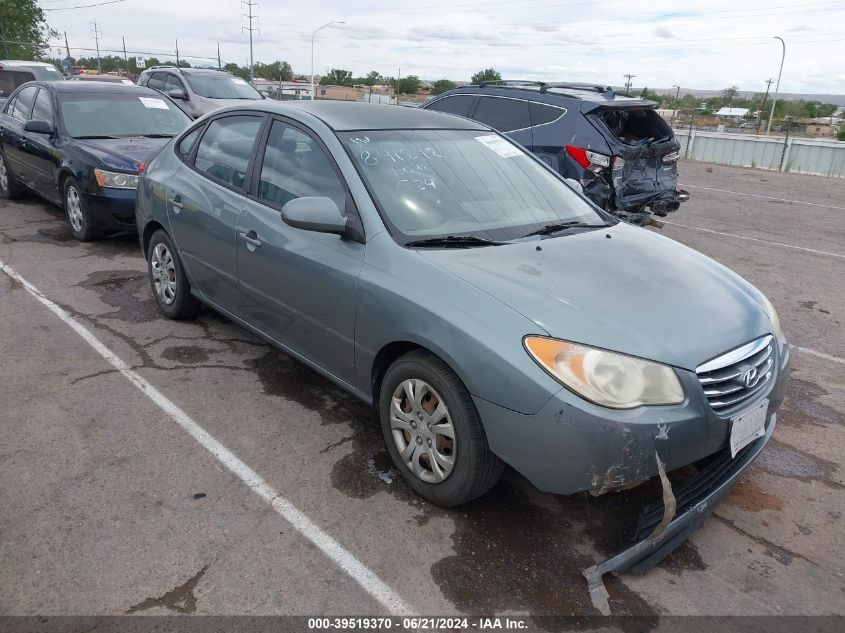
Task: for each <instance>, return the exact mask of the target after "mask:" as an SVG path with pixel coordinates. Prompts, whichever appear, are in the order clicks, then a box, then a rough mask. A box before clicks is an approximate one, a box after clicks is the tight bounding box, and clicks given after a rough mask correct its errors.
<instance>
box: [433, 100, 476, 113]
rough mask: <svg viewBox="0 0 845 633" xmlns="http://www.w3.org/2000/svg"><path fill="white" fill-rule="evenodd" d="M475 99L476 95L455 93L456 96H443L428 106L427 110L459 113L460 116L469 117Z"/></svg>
mask: <svg viewBox="0 0 845 633" xmlns="http://www.w3.org/2000/svg"><path fill="white" fill-rule="evenodd" d="M475 99H476V96H475V95H455V96H454V97H443V98H442V99H438V100H437V101H435V102H434V103H432V104H431V105H428V106H426V110H435V111H437V112H445V113H446V114H457V115H459V116H467V117H468V116H469V113H470V110H471V109H472V104H473V103H474V102H475Z"/></svg>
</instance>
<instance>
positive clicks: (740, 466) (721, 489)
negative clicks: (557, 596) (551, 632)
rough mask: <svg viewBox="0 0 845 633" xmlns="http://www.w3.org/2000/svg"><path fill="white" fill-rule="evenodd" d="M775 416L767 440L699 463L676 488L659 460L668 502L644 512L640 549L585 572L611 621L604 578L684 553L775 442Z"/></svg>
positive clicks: (594, 598) (598, 605) (637, 537)
mask: <svg viewBox="0 0 845 633" xmlns="http://www.w3.org/2000/svg"><path fill="white" fill-rule="evenodd" d="M776 422H777V420H776V415H772V417H771V419H770V421H769V424H768V427H767V429H766V435H764V436H763V437H761V438H760V439H759V440H757V441H756V442H753V443H752V444H749V445H748V446H746V447H745V448H743V449H742V450H741V451H740V452H739V453H738V454H737V456H736V457H734V458H733V459H732V458H731V455H730V450H729V449H725V450H724V451H720V452H719V453H717V454H715V455H713V456H711V457H709V458H707V460H704V463H699V464H698V465H697V466H698V468H699V470H698V472H697V473H696V474H695V475H694V476H692V477H691V478H689V479H687V480H686V481H684V482H683V483H681V484H679V485H678V486H677V487H676V488H675V489H673V488H672V485H671V483H670V482H669V479H668V477H667V476H666V473H665V471H664V469H663V464H662V463H661V461H660V458H659V457H656V459H657V464H658V470H659V474H660V479H661V483H662V486H663V499H662V500H661V501H658V502H655V503H652V504H649V505H647V506H646V507H644V508H643V510H642V513H641V514H640V518H639V522H638V524H637V529H636V532H635V535H634V541H635V544H634V545H632V546H631V547H629V548H628V549H626V550H624V551H622V552H620V553H619V554H616V555H615V556H613V557H611V558H609V559H607V560H606V561H604V562H602V563H599V564H597V565H593V566H592V567H588V568H587V569H585V570H583V572H582V573H583V575H584V577H585V578H586V579H587V585H588V589H589V591H590V597H591V599H592V601H593V605H594V606H595V607H596V608H597V609H598V610H599V611H600V612H601V613H602V614H603V615H610V606H609V604H608V597H609V596H608V594H607V590H606V589H605V587H604V583H603V582H602V576H604V574H606V573H608V572H624V571H630V572H632V573H635V574H640V573H644V572H646V571H648V570H649V569H651V568H652V567H654V566H655V565H656V564H657V563H659V562H660V561H661V560H663V559H664V558H666V557H667V556H668V555H669V554H671V553H672V552H674V551H675V550H676V549H677V548H678V547H680V546H681V545H682V544H683V543H684V541H686V540H687V539H688V538H689V536H690V535H691V534H692V533H693V532H695V530H697V529H698V528H700V527H701V526H702V525H703V524H704V522H705V521H706V520H707V518H708V517H710V515H711V514H713V511H714V510H715V509H716V506H718V505H719V503H721V501H722V500H723V499H724V498H725V497H726V496H727V495H728V493H729V492H730V491H731V489H732V488H733V486H734V484H735V483H736V482H737V480H738V479H739V477H740V475H742V473H743V472H744V471H745V469H746V468H748V466H749V465H750V464H751V462H752V461H753V460H754V458H756V457H757V455H759V453H760V451H762V450H763V447H764V446H765V445H766V443H767V442H768V441H769V439H770V438H771V437H772V433H773V431H774V428H775V424H776Z"/></svg>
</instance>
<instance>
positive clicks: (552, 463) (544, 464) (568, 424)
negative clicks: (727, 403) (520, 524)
mask: <svg viewBox="0 0 845 633" xmlns="http://www.w3.org/2000/svg"><path fill="white" fill-rule="evenodd" d="M787 349H788V348H787ZM788 374H789V354H788V352H785V353H783V354H782V355H781V357H780V358H779V359H778V362H777V364H776V367H775V370H774V379H773V380H772V381H771V384H770V385H769V387H768V389H767V390H765V391H764V392H761V393H760V394H759V396H758V397H759V398H763V397H766V398H768V399H769V409H768V417H771V416H772V415H773V414H774V413H775V412H776V411H777V409H778V407H779V406H780V404H781V402H782V401H783V396H784V391H785V388H786V377H787V375H788ZM678 377H679V379H680V380H681V383H682V385H683V388H684V392H685V393H686V394H687V398H686V400H685V401H684V402H683V403H681V404H679V405H676V406H663V407H653V406H652V407H639V408H636V409H627V410H619V409H608V408H605V407H600V406H598V405H594V404H592V403H590V402H587V401H586V400H583V399H582V398H580V397H578V396H576V395H575V394H573V393H572V392H570V391H568V390H566V389H561V390H560V391H559V392H558V393H556V394H555V395H554V396H553V397H552V398H551V399H550V400H549V401H548V402H547V403H546V404H545V405H544V406H543V408H542V409H540V411H538V412H537V413H535V414H533V415H525V414H521V413H517V412H515V411H512V410H510V409H506V408H504V407H501V406H499V405H496V404H493V403H491V402H488V401H486V400H483V399H481V398H477V397H476V398H474V400H475V405H476V408H477V409H478V413H479V415H480V416H481V419H482V421H483V423H484V430H485V433H486V434H487V439H488V442H489V444H490V448H491V449H492V450H493V452H494V453H496V454H497V455H498V456H499V457H500V458H501V459H503V460H504V461H505V462H507V463H508V464H509V465H511V466H512V467H513V468H514V469H516V470H517V471H519V472H520V473H521V474H522V475H524V476H525V477H527V478H528V479H529V480H530V481H531V483H533V484H534V485H535V486H536V487H537V488H539V489H540V490H543V491H546V492H552V493H555V494H572V493H575V492H580V491H589V492H591V493H593V494H603V493H605V492H608V491H610V490H614V489H618V488H623V487H630V486H632V485H634V484H636V483H639V482H642V481H644V480H646V479H648V478H650V477H653V476H655V475H657V465H656V461H655V458H654V456H655V454H657V455H658V456H659V457H660V460H661V461H662V462H663V464H664V465H665V468H666V470H667V471H672V470H674V469H677V468H681V467H682V466H687V465H689V464H692V463H694V462H697V461H699V460H701V459H704V458H707V457H709V456H711V455H714V454H716V453H718V452H719V451H721V450H722V449H724V448H725V447H726V446H728V441H729V437H730V426H731V425H730V421H729V420H728V419H725V418H721V417H719V416H717V415H716V414H715V412H714V411H713V410H712V409H711V408H710V405H709V404H708V402H707V400H706V399H705V397H704V393H703V390H702V387H701V384H700V383H699V381H698V378H697V377H696V375H695V374H694V373H693V372H690V371H683V370H679V371H678ZM751 406H753V405H752V404H751V403H749V408H750V407H751Z"/></svg>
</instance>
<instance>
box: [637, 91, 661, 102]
mask: <svg viewBox="0 0 845 633" xmlns="http://www.w3.org/2000/svg"><path fill="white" fill-rule="evenodd" d="M640 97H642V98H643V99H648V100H649V101H657V102H658V103H660V102H661V101H662V100H663V97H661V96H660V95H659V94H657V93H656V92H654V91H652V90H649V89H648V88H643V89H642V90H641V91H640Z"/></svg>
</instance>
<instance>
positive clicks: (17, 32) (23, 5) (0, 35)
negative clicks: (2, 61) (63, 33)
mask: <svg viewBox="0 0 845 633" xmlns="http://www.w3.org/2000/svg"><path fill="white" fill-rule="evenodd" d="M57 35H58V33H56V32H55V31H54V30H52V29H51V28H50V27H48V26H47V22H46V20H45V19H44V11H42V10H41V7H39V6H38V4H36V2H35V0H0V40H5V41H4V42H3V43H2V48H0V50H2V54H3V57H5V58H6V59H23V60H27V61H29V60H40V59H42V58H43V57H44V56H45V55H46V53H47V51H48V40H49V39H50V38H51V37H56V36H57ZM17 42H22V43H21V44H18V43H17Z"/></svg>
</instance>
